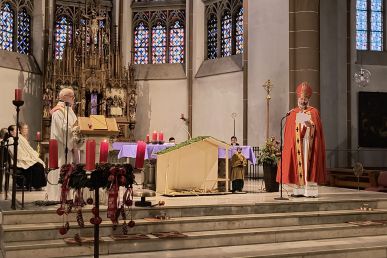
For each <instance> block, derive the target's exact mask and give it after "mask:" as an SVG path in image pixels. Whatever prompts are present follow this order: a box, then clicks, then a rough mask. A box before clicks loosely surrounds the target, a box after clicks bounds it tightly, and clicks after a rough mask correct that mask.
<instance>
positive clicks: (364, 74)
mask: <svg viewBox="0 0 387 258" xmlns="http://www.w3.org/2000/svg"><path fill="white" fill-rule="evenodd" d="M353 77H354V79H355V83H356V85H357V86H358V87H360V88H365V87H367V86H368V84H369V83H370V81H371V72H370V71H369V70H367V69H364V68H363V65H362V55H361V54H360V70H358V71H356V72H355V74H354V76H353Z"/></svg>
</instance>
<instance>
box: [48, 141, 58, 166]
mask: <svg viewBox="0 0 387 258" xmlns="http://www.w3.org/2000/svg"><path fill="white" fill-rule="evenodd" d="M48 149H49V163H48V168H50V169H57V168H58V142H57V141H56V140H55V139H50V143H49V145H48Z"/></svg>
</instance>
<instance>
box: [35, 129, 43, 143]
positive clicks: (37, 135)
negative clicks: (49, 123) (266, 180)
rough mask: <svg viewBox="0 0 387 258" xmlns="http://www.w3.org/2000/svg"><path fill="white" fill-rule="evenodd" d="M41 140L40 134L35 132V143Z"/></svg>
mask: <svg viewBox="0 0 387 258" xmlns="http://www.w3.org/2000/svg"><path fill="white" fill-rule="evenodd" d="M41 139H42V138H41V135H40V132H39V131H37V132H36V141H37V142H40V140H41Z"/></svg>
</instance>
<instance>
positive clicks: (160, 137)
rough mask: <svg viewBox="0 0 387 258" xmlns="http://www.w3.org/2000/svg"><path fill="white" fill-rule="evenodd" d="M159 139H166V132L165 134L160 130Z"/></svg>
mask: <svg viewBox="0 0 387 258" xmlns="http://www.w3.org/2000/svg"><path fill="white" fill-rule="evenodd" d="M159 141H160V142H162V141H164V134H163V132H159Z"/></svg>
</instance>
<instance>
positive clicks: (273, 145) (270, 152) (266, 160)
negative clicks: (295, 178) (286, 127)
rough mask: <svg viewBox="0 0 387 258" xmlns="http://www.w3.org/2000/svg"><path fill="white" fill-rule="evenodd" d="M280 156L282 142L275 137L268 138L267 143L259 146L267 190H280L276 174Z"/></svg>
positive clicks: (259, 163)
mask: <svg viewBox="0 0 387 258" xmlns="http://www.w3.org/2000/svg"><path fill="white" fill-rule="evenodd" d="M280 156H281V152H280V144H279V142H278V141H277V140H276V139H275V138H274V137H270V138H269V139H267V140H266V142H265V145H264V146H262V147H260V148H259V154H258V165H262V166H263V179H264V181H265V188H266V192H277V191H278V183H277V182H276V176H277V163H278V161H279V159H280Z"/></svg>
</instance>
